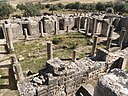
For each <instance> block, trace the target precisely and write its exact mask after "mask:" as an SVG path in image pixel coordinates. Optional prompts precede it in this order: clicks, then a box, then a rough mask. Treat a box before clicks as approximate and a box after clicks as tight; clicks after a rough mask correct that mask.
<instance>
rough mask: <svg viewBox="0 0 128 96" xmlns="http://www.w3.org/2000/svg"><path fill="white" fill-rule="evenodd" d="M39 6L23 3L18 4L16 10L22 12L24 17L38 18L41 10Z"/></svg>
mask: <svg viewBox="0 0 128 96" xmlns="http://www.w3.org/2000/svg"><path fill="white" fill-rule="evenodd" d="M41 7H42V6H41V4H39V3H38V4H33V3H25V4H18V5H17V8H18V9H20V10H23V11H24V13H23V15H24V16H39V15H40V10H41Z"/></svg>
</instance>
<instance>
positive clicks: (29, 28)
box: [28, 23, 32, 35]
mask: <svg viewBox="0 0 128 96" xmlns="http://www.w3.org/2000/svg"><path fill="white" fill-rule="evenodd" d="M28 30H29V34H30V35H32V29H31V24H30V23H28Z"/></svg>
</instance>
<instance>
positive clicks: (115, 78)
mask: <svg viewBox="0 0 128 96" xmlns="http://www.w3.org/2000/svg"><path fill="white" fill-rule="evenodd" d="M94 96H128V73H126V72H124V71H122V70H120V69H113V70H112V71H111V72H110V73H109V74H107V75H105V76H103V77H101V78H100V79H99V80H98V82H97V85H96V88H95V92H94Z"/></svg>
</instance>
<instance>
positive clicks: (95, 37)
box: [91, 35, 98, 56]
mask: <svg viewBox="0 0 128 96" xmlns="http://www.w3.org/2000/svg"><path fill="white" fill-rule="evenodd" d="M97 40H98V36H97V35H95V36H94V41H93V46H92V51H91V56H94V54H95V51H96V46H97Z"/></svg>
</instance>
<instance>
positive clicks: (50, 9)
mask: <svg viewBox="0 0 128 96" xmlns="http://www.w3.org/2000/svg"><path fill="white" fill-rule="evenodd" d="M59 9H60V8H59V7H58V5H51V6H50V8H49V11H52V13H53V11H57V10H59Z"/></svg>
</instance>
